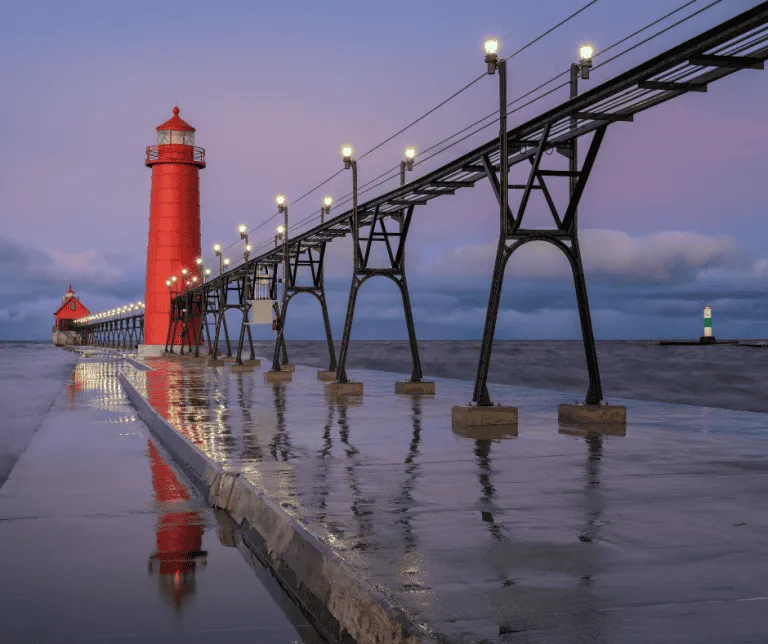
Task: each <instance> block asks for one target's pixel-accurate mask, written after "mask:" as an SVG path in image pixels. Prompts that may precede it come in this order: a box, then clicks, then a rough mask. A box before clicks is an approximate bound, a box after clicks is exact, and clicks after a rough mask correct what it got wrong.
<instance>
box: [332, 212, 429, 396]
mask: <svg viewBox="0 0 768 644" xmlns="http://www.w3.org/2000/svg"><path fill="white" fill-rule="evenodd" d="M414 208H415V206H408V207H407V208H406V209H405V210H404V211H400V212H399V213H397V214H393V213H391V212H387V213H383V212H380V211H379V207H378V206H377V207H376V208H375V209H374V210H373V213H368V214H369V215H370V223H369V224H368V225H369V229H368V236H367V237H364V238H363V239H362V240H361V238H360V224H359V221H360V218H358V219H357V220H355V218H354V217H353V218H352V222H351V225H352V227H353V234H352V239H353V244H355V245H356V248H354V249H353V250H355V251H356V252H355V253H354V260H353V273H352V283H351V285H350V289H349V301H348V303H347V314H346V318H345V319H344V333H343V336H342V339H341V349H340V351H339V364H338V368H337V370H336V380H338V382H349V379H348V377H347V370H346V365H347V355H348V353H349V341H350V339H351V335H352V321H353V319H354V315H355V305H356V303H357V294H358V293H359V291H360V287H362V285H363V284H365V282H366V281H368V280H369V279H370V278H372V277H376V276H382V277H387V278H389V279H390V280H392V281H393V282H394V283H395V285H396V286H397V288H398V289H399V290H400V295H401V296H402V300H403V310H404V312H405V325H406V328H407V330H408V344H409V346H410V350H411V359H412V361H413V368H412V371H411V379H410V380H411V382H422V380H423V374H422V370H421V359H420V357H419V346H418V342H417V339H416V328H415V326H414V323H413V310H412V308H411V298H410V294H409V292H408V280H407V278H406V272H405V242H406V240H407V238H408V231H409V230H410V226H411V219H412V217H413V211H414ZM365 214H366V213H364V217H363V218H365ZM387 221H390V222H395V223H396V224H397V226H398V230H397V231H394V230H391V229H389V228H387ZM377 226H378V230H377ZM361 241H362V242H363V243H364V246H365V247H364V249H363V248H361V246H360V242H361ZM393 241H395V242H396V243H395V244H393ZM373 242H379V243H383V244H384V247H385V248H386V251H387V258H388V260H389V266H387V267H384V268H371V267H370V266H369V262H370V256H371V248H372V245H373Z"/></svg>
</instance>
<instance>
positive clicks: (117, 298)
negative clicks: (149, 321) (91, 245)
mask: <svg viewBox="0 0 768 644" xmlns="http://www.w3.org/2000/svg"><path fill="white" fill-rule="evenodd" d="M143 269H144V267H143V266H138V265H136V264H135V263H131V262H130V258H127V257H125V256H123V255H121V254H111V253H108V252H105V251H102V250H100V249H85V250H82V251H77V250H66V251H64V250H59V249H53V250H51V251H49V252H45V251H41V250H39V249H36V248H33V247H31V246H25V245H22V244H19V243H17V242H14V241H11V240H8V239H5V238H2V237H0V274H2V275H3V276H4V280H3V301H2V303H0V339H35V338H37V339H42V338H44V337H46V336H47V335H48V333H49V331H50V328H51V327H52V326H53V313H54V312H55V311H56V309H58V308H59V306H60V305H61V297H62V296H63V295H64V292H65V291H66V290H67V287H68V286H69V285H70V284H72V285H73V287H74V289H75V291H76V293H77V296H78V297H79V298H80V299H81V301H82V302H83V304H85V306H87V307H88V308H89V309H90V310H92V311H96V310H101V309H102V308H107V307H108V306H115V305H117V304H121V303H124V302H126V301H131V300H134V299H137V298H138V297H140V294H141V293H142V292H143V290H144V289H143V277H142V274H143Z"/></svg>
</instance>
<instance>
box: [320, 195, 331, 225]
mask: <svg viewBox="0 0 768 644" xmlns="http://www.w3.org/2000/svg"><path fill="white" fill-rule="evenodd" d="M332 205H333V197H323V205H322V206H320V223H321V224H322V223H323V222H324V221H325V216H326V215H328V214H330V212H331V206H332Z"/></svg>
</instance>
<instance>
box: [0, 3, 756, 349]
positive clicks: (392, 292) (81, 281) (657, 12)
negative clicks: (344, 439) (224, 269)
mask: <svg viewBox="0 0 768 644" xmlns="http://www.w3.org/2000/svg"><path fill="white" fill-rule="evenodd" d="M585 3H586V0H547V2H541V1H540V0H506V1H505V2H498V3H494V6H493V7H491V5H481V4H478V3H475V2H459V1H458V0H418V1H414V0H410V1H409V2H404V1H400V0H389V1H388V2H386V3H373V2H359V0H358V1H357V2H347V1H336V0H329V1H327V2H322V3H321V2H316V1H309V0H295V1H294V2H291V3H284V2H280V3H278V2H265V1H261V0H258V1H253V2H244V1H242V2H238V1H227V0H222V1H221V2H216V3H212V2H200V1H194V0H193V1H190V0H187V1H186V2H176V1H168V2H163V3H156V2H145V1H143V0H133V1H132V2H122V3H117V2H113V3H106V2H86V1H78V0H73V1H71V2H67V3H61V2H52V1H48V2H35V1H34V0H28V1H21V0H7V1H6V2H3V3H2V5H1V6H0V82H1V83H2V86H3V88H4V92H3V93H4V100H3V101H0V149H2V151H3V154H2V155H0V222H2V227H0V271H1V272H2V275H3V282H2V283H3V285H4V289H3V290H4V293H3V295H4V297H3V299H2V302H1V303H0V340H23V339H39V340H44V339H48V338H49V337H50V332H51V326H52V324H53V321H54V318H53V313H54V311H55V310H56V309H57V308H58V306H59V305H60V302H61V297H62V296H63V294H64V292H65V291H66V290H67V287H68V286H69V285H70V284H72V286H73V288H74V289H75V291H76V293H77V295H78V297H79V298H80V299H81V301H82V302H83V303H84V304H85V305H86V306H87V307H88V308H89V309H90V310H91V311H92V312H98V311H101V310H104V309H108V308H111V307H114V306H117V305H121V304H125V303H129V302H132V301H136V300H140V299H143V296H144V294H143V289H144V278H143V275H144V272H145V267H146V244H147V230H148V217H149V188H150V176H151V175H150V173H151V171H150V170H149V169H148V168H146V167H145V166H144V163H143V161H144V154H145V147H146V146H147V145H151V144H152V143H154V142H155V136H156V134H155V127H156V126H157V125H159V124H160V123H162V122H163V121H165V120H167V119H168V118H169V117H170V116H171V110H172V108H173V106H174V105H178V106H179V108H180V110H181V116H182V118H184V119H185V120H187V121H188V122H189V123H191V124H192V125H193V126H194V127H195V128H197V134H196V143H197V145H200V146H202V147H204V148H205V149H206V161H207V167H206V168H205V169H204V170H202V171H201V179H200V185H201V219H202V245H203V249H204V252H205V253H208V254H210V252H209V251H208V250H207V249H210V248H211V245H212V244H213V243H214V242H220V243H222V244H224V245H225V246H228V245H229V244H232V243H234V242H235V241H236V238H237V233H236V227H237V225H238V224H239V223H246V224H247V225H248V226H249V227H250V228H251V229H255V230H254V232H253V233H252V236H251V239H252V241H253V242H254V245H257V244H260V243H262V242H265V241H268V240H269V239H270V238H271V237H272V235H273V233H274V225H275V224H276V223H277V222H276V221H274V220H270V217H272V216H273V215H274V214H275V209H274V202H273V199H274V195H275V194H276V193H277V192H284V193H285V194H286V195H288V198H289V202H291V204H292V205H291V208H290V214H291V221H292V222H299V221H301V220H303V219H305V218H307V217H311V216H312V215H313V214H316V213H317V211H318V209H319V205H320V201H321V198H322V196H323V195H324V194H330V195H332V196H334V197H336V198H337V199H341V198H342V197H344V195H346V194H347V193H348V192H349V190H350V178H349V173H344V172H342V173H340V174H339V175H338V176H336V177H335V178H334V179H332V180H331V181H330V182H328V183H327V184H325V185H323V186H322V187H321V188H319V189H318V190H316V191H314V192H312V193H311V194H309V195H308V196H306V197H304V198H303V199H301V200H298V201H296V200H297V199H298V197H301V196H302V195H304V194H305V193H306V192H307V191H308V190H310V189H311V188H313V187H314V186H317V185H318V184H320V183H321V182H323V181H324V180H326V179H328V178H329V177H331V175H333V174H334V173H336V172H337V171H338V170H339V169H340V168H341V162H340V159H339V156H338V148H339V145H340V144H341V143H344V142H347V141H349V142H352V143H353V144H354V145H355V147H356V149H357V151H358V155H360V154H362V153H363V152H364V151H367V150H369V149H371V148H373V147H374V146H376V145H377V144H379V143H380V142H382V141H384V140H385V139H387V138H388V137H389V136H390V135H392V134H394V133H395V132H397V131H398V130H400V129H401V128H402V127H404V126H405V125H406V124H408V123H409V122H411V121H412V120H414V119H415V118H416V117H418V116H420V115H421V114H423V113H425V112H426V111H427V110H429V109H431V108H433V107H434V106H435V105H437V104H438V103H440V102H441V101H442V100H443V99H445V98H447V97H448V96H450V95H451V94H453V93H454V92H455V91H457V90H458V89H460V88H461V87H463V86H464V85H465V84H466V83H468V82H469V81H471V80H472V79H474V78H475V77H477V76H478V75H479V74H482V72H483V70H484V67H485V64H484V62H483V52H482V43H483V40H484V39H485V38H486V37H488V36H496V37H498V39H499V41H500V43H501V53H502V54H503V55H509V54H511V53H513V52H514V51H516V50H517V49H519V48H520V47H522V46H523V45H525V44H526V43H528V42H530V41H531V40H533V39H534V38H536V37H537V36H539V35H540V34H542V33H543V32H545V31H546V30H548V29H549V28H550V27H552V26H553V25H555V24H556V23H558V22H559V21H561V20H562V19H563V18H565V17H567V16H568V15H570V14H572V13H573V12H574V11H576V10H577V9H579V8H580V7H582V6H583V5H584V4H585ZM682 4H684V0H676V1H672V0H645V1H644V2H643V3H638V2H636V0H598V1H597V2H596V3H595V4H594V5H592V6H590V7H589V8H588V9H586V10H585V11H584V12H583V13H581V14H579V15H578V16H577V17H576V18H574V19H573V20H571V21H569V22H568V23H567V24H566V25H564V26H562V27H560V28H558V29H557V30H555V31H554V32H553V33H552V34H550V35H548V36H546V37H545V38H543V39H542V40H541V41H539V42H537V43H536V44H534V45H532V46H530V47H529V48H527V49H525V50H524V51H523V52H521V53H520V54H519V55H516V56H515V57H514V58H512V59H511V60H510V61H509V63H508V66H509V98H510V100H511V99H513V98H516V97H518V96H520V95H522V94H525V93H526V92H528V91H529V90H531V89H533V88H535V87H536V86H537V85H539V84H540V83H542V82H544V81H546V80H549V79H550V78H551V77H553V76H555V75H556V74H559V73H560V72H563V71H565V70H566V69H567V68H568V65H569V64H570V63H571V62H572V61H573V60H575V58H576V55H577V50H578V47H579V45H580V44H581V43H583V42H590V43H593V44H594V46H595V49H596V52H597V56H596V58H595V63H596V64H597V63H598V62H599V60H601V59H600V58H599V56H600V52H601V50H602V49H605V48H607V47H608V46H609V45H611V44H613V43H614V42H616V41H618V40H620V39H621V38H623V37H625V36H627V35H629V34H631V33H632V32H634V31H635V30H637V29H639V28H641V27H643V26H645V25H647V24H648V23H649V22H651V21H652V20H654V19H656V18H657V17H660V16H662V15H663V14H665V13H666V12H668V11H670V10H671V9H673V8H675V7H678V6H680V5H682ZM707 4H709V2H705V1H704V0H699V1H697V2H694V3H693V4H692V5H691V6H690V7H688V8H687V9H685V10H683V11H681V12H680V13H679V14H676V16H675V18H673V19H668V20H666V21H664V22H662V23H660V24H659V25H658V27H656V28H655V29H651V30H649V31H647V32H644V33H643V34H642V35H640V36H637V37H635V38H634V39H632V40H630V41H628V42H627V43H626V44H625V45H624V46H621V47H617V48H616V49H614V50H612V51H611V53H610V54H606V55H605V57H604V58H603V59H602V60H605V59H606V58H608V57H609V56H610V55H612V54H614V53H617V52H620V51H622V50H623V49H624V48H626V47H628V46H631V45H633V44H635V43H637V42H638V41H639V40H641V39H642V38H645V37H647V36H649V35H651V34H653V33H655V32H656V31H658V30H659V29H661V28H664V27H666V26H668V25H670V24H672V22H674V21H675V20H677V19H679V18H681V17H684V16H687V15H689V14H691V13H693V12H694V11H697V10H698V9H700V8H702V7H704V6H706V5H707ZM755 4H758V3H757V2H756V1H755V0H722V1H721V2H719V3H718V4H716V5H715V6H714V7H712V8H710V9H708V10H706V11H704V12H702V13H701V14H700V15H698V16H696V17H694V18H692V19H691V20H688V21H687V22H685V23H684V24H682V25H680V26H678V27H675V28H673V29H670V30H669V31H668V32H667V33H665V34H663V35H661V36H660V37H657V38H654V39H653V40H651V41H650V42H648V43H646V44H645V45H642V46H640V47H638V48H636V49H634V50H633V51H631V52H629V53H628V54H626V55H624V56H621V57H620V58H618V59H617V60H615V61H613V62H612V63H610V64H606V65H605V66H604V67H602V68H601V69H599V70H595V71H594V73H593V74H592V77H591V78H590V80H589V81H583V83H584V84H583V85H582V87H583V88H587V87H591V86H594V85H596V84H598V83H601V82H604V81H606V80H608V79H610V78H611V77H613V76H615V75H617V74H619V73H621V72H622V71H625V70H626V69H629V68H630V67H632V66H634V65H637V64H639V63H641V62H643V61H644V60H646V59H647V58H649V57H651V56H653V55H656V54H658V53H661V52H663V51H664V50H666V49H668V48H669V47H671V46H674V45H676V44H678V43H680V42H682V41H684V40H685V39H687V38H690V37H692V36H695V35H696V34H698V33H700V32H701V31H703V30H705V29H708V28H710V27H712V26H714V25H716V24H718V23H720V22H722V21H723V20H726V19H727V18H729V17H732V16H734V15H736V14H738V13H740V12H742V11H744V10H746V9H748V8H750V7H751V6H753V5H755ZM565 92H566V90H565V89H562V90H559V91H558V92H555V93H553V94H552V95H550V96H548V97H546V98H544V99H542V100H539V101H537V102H536V103H534V104H532V105H529V106H527V107H525V108H523V109H520V110H518V111H515V112H513V113H511V114H510V126H513V125H515V124H517V123H522V122H524V121H525V120H527V119H528V118H531V117H533V116H535V115H536V114H537V113H539V112H541V111H543V110H544V109H547V108H549V107H552V106H554V105H557V104H558V103H560V102H562V101H564V100H566V98H567V96H566V94H565ZM767 98H768V79H767V78H766V76H765V75H764V73H761V72H759V71H752V70H748V71H742V72H739V73H737V74H735V75H733V76H731V77H729V78H726V79H723V80H721V81H718V82H717V83H715V84H713V85H712V86H711V87H710V89H709V92H708V93H706V94H691V95H686V96H682V97H680V98H677V99H675V100H673V101H671V102H669V103H666V104H664V105H661V106H658V107H655V108H653V109H652V110H649V111H648V112H644V113H642V114H640V115H638V116H637V117H636V118H635V121H634V123H617V124H614V125H612V126H611V127H609V129H608V133H607V136H606V139H605V142H604V144H603V148H602V150H601V152H600V155H599V157H598V159H597V161H596V164H595V168H594V170H593V173H592V177H591V179H590V183H589V185H588V187H587V189H586V192H585V194H584V197H583V199H582V202H581V207H580V214H579V222H580V229H581V233H580V238H581V245H582V254H583V257H584V264H585V270H586V278H587V286H588V291H589V299H590V305H591V310H592V316H593V323H594V328H595V334H596V337H597V338H598V339H656V338H668V337H670V338H671V337H687V338H697V337H698V336H699V335H701V334H702V326H703V323H702V308H703V306H704V305H705V304H709V305H710V306H712V309H713V330H714V334H715V335H716V336H717V337H720V338H726V337H733V338H746V337H749V338H765V337H768V321H767V320H768V304H767V302H768V297H766V296H767V295H768V251H766V250H765V245H764V239H765V237H766V234H767V233H768V222H767V221H766V218H765V216H764V213H765V210H766V206H767V204H766V197H765V194H766V193H765V190H764V182H765V167H766V166H765V162H766V156H765V155H766V152H765V151H766V149H768V145H767V144H768V121H766V119H765V113H764V105H765V104H766V99H767ZM497 100H498V99H497V81H496V78H495V77H491V76H487V77H485V78H484V79H482V80H481V81H480V82H478V83H475V84H474V85H473V86H472V87H471V88H470V89H469V90H467V91H465V92H463V93H462V94H460V95H459V96H458V97H457V98H456V99H454V100H452V101H451V102H449V103H448V104H447V105H445V106H443V107H441V108H440V109H438V110H436V111H435V112H434V113H433V114H431V115H430V116H429V117H427V118H426V119H424V120H423V121H421V122H419V123H418V124H417V125H416V126H414V127H412V128H410V129H408V130H407V131H406V132H405V133H403V134H401V135H399V136H397V137H395V138H394V139H393V140H392V141H390V142H389V143H387V144H385V145H383V146H382V147H380V148H379V149H377V150H376V151H375V152H373V153H371V154H370V155H367V156H366V157H365V158H362V159H361V160H360V163H359V165H360V178H361V184H364V183H366V182H368V181H370V180H371V179H373V178H374V177H376V176H377V175H379V174H381V173H382V172H383V171H385V170H387V169H388V168H390V167H392V166H394V165H395V164H397V163H398V162H399V159H400V158H401V155H402V150H403V149H404V148H405V146H406V145H415V146H416V147H417V149H418V150H425V149H427V148H429V147H430V146H432V145H434V144H435V143H437V142H439V141H441V140H442V139H444V138H446V137H448V136H449V135H451V134H453V133H454V132H456V131H458V130H460V129H462V128H464V127H466V126H467V125H468V124H470V123H472V122H473V121H476V120H477V119H479V118H481V117H483V116H485V115H487V114H489V113H491V112H493V111H494V109H495V108H496V106H497ZM495 128H496V126H495V125H493V124H492V125H491V127H490V128H488V129H485V130H484V131H482V132H480V133H478V134H477V135H476V136H474V137H472V138H470V139H468V140H466V141H464V142H462V143H460V144H457V145H455V146H454V147H452V148H451V149H450V150H447V151H446V152H444V153H443V154H441V155H438V156H436V157H435V158H434V159H431V160H429V161H425V162H424V163H421V164H418V165H417V166H416V168H415V170H414V171H413V173H412V174H411V175H409V179H410V178H415V177H418V176H419V174H422V173H425V172H427V171H429V170H431V169H433V168H435V167H437V166H439V165H441V164H442V163H445V162H447V161H449V160H450V159H451V158H453V157H455V156H458V155H459V154H461V153H463V152H466V151H468V150H470V149H472V148H474V147H476V146H477V145H479V144H481V143H484V142H486V141H487V140H489V139H491V138H492V137H493V136H494V134H495ZM393 186H394V184H393V183H392V182H389V183H385V184H384V185H382V186H379V187H376V188H373V189H372V190H371V191H369V192H367V193H365V195H364V196H363V198H364V199H367V198H370V197H373V196H375V195H376V194H378V193H379V192H380V191H384V190H387V189H389V188H391V187H393ZM294 202H295V203H294ZM542 206H543V204H541V203H538V202H537V203H536V204H533V203H532V205H531V213H532V214H531V215H530V216H531V217H536V216H538V215H537V214H536V213H539V214H540V213H541V212H543V211H542V210H540V208H541V207H542ZM544 207H545V206H544ZM339 208H340V209H341V208H343V206H339ZM537 209H538V210H537ZM338 211H339V212H340V211H341V210H338ZM265 222H266V223H265ZM309 223H310V224H311V221H310V222H309ZM306 225H308V224H306V223H305V224H304V227H306ZM302 229H304V228H302V227H300V226H297V227H296V229H295V230H296V231H300V230H302ZM291 230H292V231H294V228H293V227H292V228H291ZM497 234H498V207H497V205H496V203H495V201H494V199H493V196H492V194H491V190H490V187H489V185H488V183H487V181H483V182H480V183H478V184H477V185H476V186H475V187H474V188H473V189H466V190H461V191H458V192H457V194H456V196H454V197H444V198H441V199H438V200H434V201H432V202H430V204H429V205H428V206H424V207H420V208H417V210H416V213H415V214H414V221H413V225H412V228H411V232H410V234H409V239H408V245H407V270H408V280H409V285H410V289H411V300H412V302H413V305H414V316H415V322H416V330H417V334H418V337H419V338H420V339H425V340H427V339H473V338H479V337H480V336H481V334H482V328H483V322H484V318H485V307H486V304H487V300H488V293H489V288H490V276H491V270H492V266H493V257H494V249H495V245H496V236H497ZM229 252H230V254H232V255H233V257H235V256H236V254H237V253H238V252H239V251H238V247H237V246H234V247H233V248H232V249H230V251H229ZM351 255H352V253H351V245H350V244H349V243H348V241H347V240H337V241H334V242H333V243H331V244H330V245H329V247H328V267H327V269H326V273H327V290H328V301H329V307H330V313H331V318H332V325H333V328H334V334H335V336H337V337H339V336H340V334H341V328H342V326H343V320H344V314H345V307H346V301H347V297H348V293H349V282H350V277H351V269H352V257H351ZM319 320H320V314H319V308H318V307H317V304H316V302H315V301H314V299H312V298H306V299H302V298H296V299H295V300H294V301H293V303H292V304H291V314H290V318H289V322H288V326H287V334H288V337H289V338H296V339H299V338H302V339H317V338H320V337H321V336H320V335H319V334H320V333H321V332H322V331H321V326H320V325H319ZM257 335H258V336H259V337H261V336H262V335H263V337H264V338H268V337H270V335H269V333H268V331H266V330H265V331H264V332H263V333H262V332H261V331H259V332H258V333H257ZM405 337H406V330H405V323H404V319H403V312H402V303H401V301H400V298H399V294H398V292H397V290H396V289H395V287H394V285H392V284H391V283H390V282H389V281H388V280H383V279H375V280H370V281H368V282H367V283H366V284H365V286H364V287H363V291H362V293H361V295H360V298H359V299H358V306H357V310H356V314H355V324H354V327H353V338H361V339H362V338H365V339H403V338H405ZM579 337H580V327H579V318H578V315H577V312H576V304H575V297H574V294H573V285H572V280H571V277H570V273H569V269H568V264H567V262H566V260H565V258H564V257H563V256H558V255H557V253H556V252H554V250H553V249H552V248H550V247H549V246H548V245H546V244H543V245H535V244H531V245H529V246H528V247H526V248H525V249H523V250H522V251H520V252H519V253H516V254H515V255H514V256H513V259H512V260H511V261H510V263H509V265H508V268H507V273H506V280H505V285H504V291H503V295H502V303H501V313H500V316H499V322H498V326H497V333H496V338H497V339H550V338H556V339H575V338H579Z"/></svg>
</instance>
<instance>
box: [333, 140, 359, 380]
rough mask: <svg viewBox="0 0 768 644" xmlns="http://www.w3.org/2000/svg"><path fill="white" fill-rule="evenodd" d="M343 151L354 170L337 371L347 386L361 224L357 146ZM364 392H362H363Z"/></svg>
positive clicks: (346, 166) (348, 145) (343, 157)
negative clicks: (346, 290)
mask: <svg viewBox="0 0 768 644" xmlns="http://www.w3.org/2000/svg"><path fill="white" fill-rule="evenodd" d="M339 152H340V153H341V159H342V161H344V168H345V169H346V170H352V266H353V268H352V285H351V286H350V299H349V303H348V304H347V316H346V318H345V320H344V335H343V338H344V340H346V342H347V344H345V343H344V340H343V341H342V344H341V353H340V354H339V363H338V367H337V372H336V378H337V383H341V384H342V385H344V386H347V383H349V379H348V378H347V368H346V362H347V347H348V343H349V339H348V338H349V335H350V333H351V330H352V315H353V312H354V297H353V296H354V294H355V288H356V283H357V276H358V273H359V271H360V239H359V235H360V225H359V223H358V219H357V159H355V158H354V154H355V148H354V147H352V145H351V144H349V143H346V144H344V145H342V146H341V149H340V150H339ZM361 393H362V392H361Z"/></svg>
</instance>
